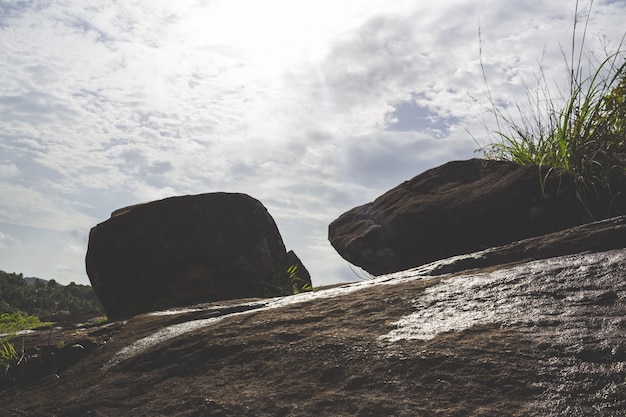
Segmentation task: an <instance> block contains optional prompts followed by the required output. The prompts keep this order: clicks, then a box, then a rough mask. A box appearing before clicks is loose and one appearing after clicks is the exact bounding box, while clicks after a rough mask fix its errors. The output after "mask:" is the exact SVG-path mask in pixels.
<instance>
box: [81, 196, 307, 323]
mask: <svg viewBox="0 0 626 417" xmlns="http://www.w3.org/2000/svg"><path fill="white" fill-rule="evenodd" d="M288 266H289V265H288V264H287V255H286V250H285V246H284V244H283V240H282V238H281V236H280V233H279V231H278V228H277V226H276V223H275V222H274V220H273V219H272V217H271V216H270V214H269V213H268V211H267V209H266V208H265V207H264V206H263V205H262V204H261V203H260V202H259V201H258V200H255V199H254V198H252V197H250V196H247V195H245V194H232V193H210V194H200V195H189V196H182V197H172V198H167V199H164V200H159V201H154V202H150V203H146V204H139V205H135V206H130V207H126V208H123V209H119V210H116V211H115V212H113V214H112V216H111V218H110V219H108V220H107V221H105V222H103V223H100V224H99V225H97V226H96V227H94V228H93V229H92V230H91V233H90V234H89V247H88V250H87V257H86V267H87V274H88V275H89V279H90V281H91V284H92V286H93V288H94V290H95V291H96V293H97V294H98V297H99V298H100V300H101V302H102V305H103V306H104V309H105V311H106V313H107V315H108V317H109V318H111V319H116V318H120V317H125V316H129V315H133V314H137V313H140V312H145V311H152V310H155V309H162V308H166V307H171V306H184V305H191V304H195V303H201V302H209V301H215V300H226V299H234V298H245V297H272V296H279V295H287V294H290V293H291V292H292V291H293V285H292V282H291V280H290V279H289V275H288V273H287V272H286V270H287V268H288ZM309 283H310V279H309Z"/></svg>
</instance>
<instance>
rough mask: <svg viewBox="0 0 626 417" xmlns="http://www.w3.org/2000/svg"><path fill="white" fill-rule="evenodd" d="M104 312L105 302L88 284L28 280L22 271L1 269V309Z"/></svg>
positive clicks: (44, 314) (48, 313) (49, 313)
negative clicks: (102, 302)
mask: <svg viewBox="0 0 626 417" xmlns="http://www.w3.org/2000/svg"><path fill="white" fill-rule="evenodd" d="M94 311H97V312H101V311H102V306H101V304H100V301H99V300H98V297H97V296H96V293H95V292H94V291H93V288H92V287H91V286H89V285H78V284H75V283H73V282H72V283H70V284H69V285H61V284H59V283H57V282H56V281H55V280H50V281H44V280H39V279H37V280H35V282H34V284H29V283H28V282H27V281H26V280H25V279H24V276H23V275H22V274H15V273H7V272H4V271H0V313H16V312H22V313H24V314H25V315H26V316H36V317H47V316H52V315H55V314H58V313H61V312H69V313H70V314H82V313H88V312H94Z"/></svg>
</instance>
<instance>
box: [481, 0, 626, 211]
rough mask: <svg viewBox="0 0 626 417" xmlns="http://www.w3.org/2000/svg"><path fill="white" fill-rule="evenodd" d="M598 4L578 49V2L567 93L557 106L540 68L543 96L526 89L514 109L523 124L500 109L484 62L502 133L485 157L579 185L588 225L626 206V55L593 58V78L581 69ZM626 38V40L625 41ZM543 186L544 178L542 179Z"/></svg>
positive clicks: (618, 52) (491, 107)
mask: <svg viewBox="0 0 626 417" xmlns="http://www.w3.org/2000/svg"><path fill="white" fill-rule="evenodd" d="M592 6H593V2H591V4H590V6H589V10H588V11H587V15H586V16H587V17H586V18H585V21H584V27H583V29H582V35H581V36H582V40H581V42H580V47H579V49H578V50H577V49H576V40H577V35H578V30H579V28H578V26H579V24H580V23H581V22H580V20H579V13H578V2H576V10H575V18H574V25H573V30H572V46H571V52H570V54H569V56H568V54H566V53H565V52H563V51H562V53H563V57H564V60H565V62H566V68H567V74H568V77H569V91H568V92H567V93H566V94H559V96H557V98H556V99H555V98H554V97H553V95H552V92H551V89H550V88H549V86H548V82H547V80H546V77H545V73H544V72H543V69H542V66H541V65H540V71H539V75H538V77H537V88H536V90H534V91H532V90H530V89H529V88H528V87H526V103H525V104H524V105H522V104H520V103H516V109H517V111H518V116H519V117H518V118H517V119H515V118H513V117H512V116H511V115H510V113H508V112H507V111H506V109H504V108H502V107H501V106H499V105H497V104H496V100H494V99H493V97H492V95H491V92H490V90H489V85H488V82H487V77H486V75H485V69H484V66H483V60H482V39H480V32H479V42H480V47H479V54H480V64H481V69H482V73H483V80H484V82H485V86H486V89H485V94H486V96H487V99H488V101H489V104H490V105H489V107H488V110H489V112H490V113H491V114H492V115H493V116H494V118H495V123H496V127H497V128H496V130H495V131H493V132H491V133H492V134H491V135H490V139H491V142H490V143H489V144H488V145H486V146H481V148H480V150H481V151H482V152H483V154H484V156H485V157H486V158H488V159H499V160H510V161H514V162H517V163H520V164H523V165H528V164H536V165H538V166H539V167H540V170H539V171H540V172H545V170H542V169H541V168H542V167H546V166H547V167H549V168H550V169H549V170H548V172H551V171H552V170H562V171H566V172H568V173H569V174H570V175H571V178H572V179H573V181H574V183H575V189H576V197H577V200H578V202H579V207H580V208H581V214H582V215H583V217H584V218H585V220H593V219H595V218H597V217H606V216H608V215H610V214H611V212H613V211H615V206H614V203H615V201H617V199H619V198H624V196H623V194H622V193H623V192H624V190H622V188H623V185H624V183H623V179H624V178H625V175H626V160H625V158H624V156H626V145H625V136H626V126H625V124H626V123H625V122H624V120H625V117H626V100H625V99H624V97H625V94H626V60H625V59H624V58H625V56H624V50H623V48H622V46H623V43H624V38H622V42H620V44H619V46H618V48H617V49H616V50H615V51H613V52H609V51H607V50H605V51H604V53H605V57H604V59H602V60H599V61H598V60H595V61H594V60H593V59H592V57H591V56H590V55H587V59H588V61H589V67H590V68H591V70H588V71H585V68H583V56H584V46H585V37H586V34H587V27H588V23H589V15H590V12H591V7H592ZM625 36H626V35H625ZM540 179H541V181H542V185H543V180H544V179H545V177H544V178H540Z"/></svg>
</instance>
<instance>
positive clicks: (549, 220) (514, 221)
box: [329, 159, 582, 275]
mask: <svg viewBox="0 0 626 417" xmlns="http://www.w3.org/2000/svg"><path fill="white" fill-rule="evenodd" d="M542 182H543V190H542ZM581 223H582V217H581V215H580V213H579V209H578V206H577V204H576V193H575V187H574V185H573V182H572V180H571V178H570V177H569V176H568V175H566V174H561V173H558V172H550V173H549V171H548V169H547V168H544V169H540V168H539V167H537V166H534V165H530V166H520V165H518V164H516V163H512V162H505V161H492V160H482V159H471V160H468V161H455V162H449V163H447V164H445V165H442V166H440V167H437V168H434V169H431V170H428V171H426V172H424V173H422V174H420V175H418V176H416V177H414V178H413V179H411V180H410V181H406V182H404V183H402V184H400V185H398V186H397V187H395V188H393V189H391V190H390V191H388V192H386V193H385V194H383V195H382V196H380V197H378V198H377V199H376V200H375V201H374V202H372V203H368V204H365V205H363V206H360V207H356V208H353V209H352V210H350V211H348V212H346V213H344V214H343V215H341V216H340V217H339V218H338V219H336V220H335V221H333V222H332V223H331V224H330V226H329V240H330V242H331V244H332V245H333V247H334V248H335V249H336V250H337V252H339V254H340V255H341V256H342V257H343V258H345V259H346V260H348V261H349V262H351V263H353V264H355V265H358V266H360V267H361V268H363V269H365V270H366V271H368V272H369V273H371V274H374V275H380V274H385V273H391V272H396V271H401V270H404V269H407V268H412V267H415V266H418V265H422V264H425V263H427V262H431V261H434V260H438V259H443V258H447V257H449V256H453V255H459V254H464V253H470V252H475V251H478V250H482V249H486V248H490V247H493V246H500V245H504V244H508V243H511V242H513V241H517V240H520V239H525V238H529V237H533V236H540V235H543V234H546V233H550V232H554V231H557V230H563V229H566V228H568V227H572V226H575V225H578V224H581Z"/></svg>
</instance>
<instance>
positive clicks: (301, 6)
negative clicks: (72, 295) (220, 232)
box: [0, 0, 626, 285]
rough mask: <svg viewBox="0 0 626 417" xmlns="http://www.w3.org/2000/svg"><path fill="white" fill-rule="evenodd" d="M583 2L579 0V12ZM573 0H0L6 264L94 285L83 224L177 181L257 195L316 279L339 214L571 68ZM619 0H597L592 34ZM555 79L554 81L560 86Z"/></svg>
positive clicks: (341, 274)
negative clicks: (492, 110) (491, 102)
mask: <svg viewBox="0 0 626 417" xmlns="http://www.w3.org/2000/svg"><path fill="white" fill-rule="evenodd" d="M588 4H589V3H588V2H584V1H583V2H582V3H581V5H580V9H581V15H580V16H579V17H581V18H582V17H584V12H585V10H586V8H587V7H588ZM574 7H575V1H574V0H552V1H549V2H547V1H544V0H536V1H531V0H524V1H516V2H513V1H504V0H500V1H496V0H482V1H471V0H446V1H435V2H433V1H419V0H417V1H416V0H413V1H400V0H397V1H395V0H359V1H347V0H346V1H343V0H332V1H326V0H317V1H310V2H304V1H289V0H265V1H257V0H177V1H170V0H167V1H166V0H134V1H126V0H124V1H122V0H111V1H106V2H105V1H93V0H63V1H62V0H58V1H48V0H41V1H35V0H32V1H31V0H23V1H22V0H0V196H1V198H0V270H4V271H7V272H22V273H24V275H26V276H37V277H40V278H45V279H56V280H57V281H59V282H61V283H64V284H67V283H69V282H70V281H74V282H76V283H80V284H88V283H89V280H88V278H87V275H86V273H85V267H84V256H85V252H86V249H87V241H88V235H89V230H90V229H91V228H92V227H93V226H95V225H96V224H98V223H100V222H102V221H104V220H106V219H107V218H109V215H110V213H111V212H112V211H114V210H115V209H117V208H120V207H123V206H126V205H130V204H135V203H139V202H145V201H149V200H155V199H160V198H164V197H169V196H174V195H184V194H198V193H205V192H216V191H227V192H242V193H246V194H249V195H251V196H252V197H254V198H257V199H259V200H260V201H261V202H262V203H263V204H264V205H265V206H266V207H267V208H268V210H269V212H270V214H271V215H272V216H273V217H274V219H275V220H276V223H277V224H278V227H279V229H280V232H281V234H282V237H283V240H284V241H285V245H286V246H287V248H288V249H293V250H295V251H296V253H297V254H298V255H299V256H300V258H301V259H302V261H303V262H304V264H305V265H306V266H307V268H308V269H309V271H310V272H311V275H312V278H313V282H314V284H315V285H322V284H329V283H335V282H339V281H346V280H352V281H353V280H356V279H357V278H356V276H355V275H354V274H353V272H352V271H351V270H350V268H349V267H348V264H347V263H346V262H345V261H343V260H342V259H341V258H340V257H339V255H337V254H336V253H335V251H334V250H333V248H332V247H331V246H330V244H329V243H328V241H327V230H328V229H327V228H328V224H329V223H330V222H331V221H332V220H334V219H335V218H337V217H338V216H339V215H340V214H342V213H343V212H345V211H347V210H349V209H351V208H352V207H355V206H357V205H361V204H364V203H367V202H369V201H371V200H373V199H374V198H376V197H377V196H379V195H380V194H382V193H383V192H385V191H386V190H388V189H390V188H392V187H394V186H396V185H397V184H399V183H401V182H402V181H404V180H408V179H410V178H412V177H414V176H415V175H417V174H419V173H421V172H423V171H424V170H426V169H429V168H433V167H435V166H438V165H441V164H442V163H445V162H447V161H450V160H458V159H468V158H472V157H476V156H480V154H477V153H475V152H474V151H475V150H476V148H477V145H476V143H475V142H474V139H472V136H471V135H470V134H469V133H468V131H469V132H471V134H472V135H473V136H474V137H475V138H476V139H478V140H480V141H483V140H486V137H487V130H486V129H485V127H484V126H483V124H482V122H481V120H487V122H488V123H489V120H490V119H489V115H488V113H486V110H485V107H484V105H485V104H487V102H486V100H485V93H484V91H485V88H484V83H483V76H482V73H481V67H480V62H479V47H478V45H479V36H478V32H479V28H480V31H481V38H482V41H483V55H482V56H483V62H484V67H485V72H486V75H487V78H488V81H489V89H490V92H491V94H492V96H493V97H494V99H495V100H496V101H497V102H498V103H501V104H503V105H507V104H509V105H510V104H512V103H515V101H519V100H523V99H524V91H525V90H524V88H525V87H524V83H526V85H529V86H531V87H532V86H533V85H534V82H535V74H537V73H538V70H539V66H540V64H541V65H542V66H543V70H544V73H545V75H546V77H547V79H549V80H550V83H551V84H552V82H553V81H554V82H555V83H556V84H557V85H560V86H561V87H563V86H564V85H565V83H566V81H567V70H566V67H565V64H564V59H563V55H562V52H561V48H563V49H564V50H566V51H569V50H570V49H571V33H572V24H573V20H574ZM625 18H626V1H624V0H618V1H615V0H613V1H609V0H604V1H596V2H595V3H594V6H593V9H592V12H591V16H590V25H589V29H588V31H587V40H586V42H587V43H586V50H587V51H589V52H590V53H598V52H600V53H601V52H602V48H603V47H608V48H609V49H610V48H616V47H617V45H618V44H619V41H620V39H621V36H622V35H623V32H624V21H625ZM555 88H556V87H555Z"/></svg>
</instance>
